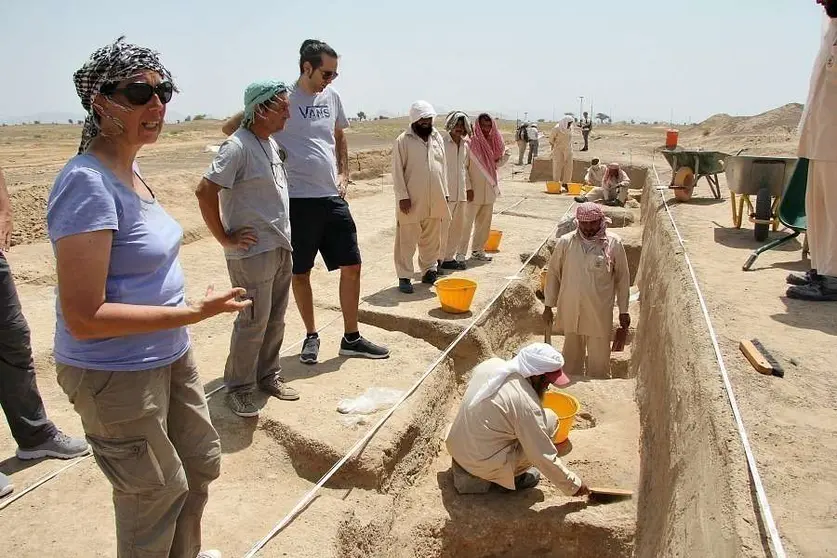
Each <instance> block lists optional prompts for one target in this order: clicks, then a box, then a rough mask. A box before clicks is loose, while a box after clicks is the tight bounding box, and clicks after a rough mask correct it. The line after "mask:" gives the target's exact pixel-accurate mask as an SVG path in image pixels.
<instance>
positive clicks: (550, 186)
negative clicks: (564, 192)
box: [546, 180, 561, 194]
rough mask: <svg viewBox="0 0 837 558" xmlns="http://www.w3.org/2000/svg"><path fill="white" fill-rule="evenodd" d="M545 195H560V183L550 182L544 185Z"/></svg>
mask: <svg viewBox="0 0 837 558" xmlns="http://www.w3.org/2000/svg"><path fill="white" fill-rule="evenodd" d="M546 193H547V194H560V193H561V183H560V182H553V181H552V180H550V181H549V182H547V183H546Z"/></svg>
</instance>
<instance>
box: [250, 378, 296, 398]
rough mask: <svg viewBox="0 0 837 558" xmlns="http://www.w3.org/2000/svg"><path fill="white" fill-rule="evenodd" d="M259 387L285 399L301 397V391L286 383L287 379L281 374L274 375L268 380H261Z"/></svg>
mask: <svg viewBox="0 0 837 558" xmlns="http://www.w3.org/2000/svg"><path fill="white" fill-rule="evenodd" d="M259 389H260V390H262V391H263V392H265V393H269V394H270V395H272V396H273V397H275V398H277V399H281V400H283V401H296V400H297V399H299V392H298V391H297V390H295V389H294V388H292V387H291V386H289V385H288V384H286V383H285V379H284V378H283V377H281V376H276V375H273V376H271V377H270V378H267V379H266V380H262V381H261V382H259Z"/></svg>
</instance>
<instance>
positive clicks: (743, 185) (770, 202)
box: [726, 155, 797, 242]
mask: <svg viewBox="0 0 837 558" xmlns="http://www.w3.org/2000/svg"><path fill="white" fill-rule="evenodd" d="M796 163H797V159H796V158H795V157H770V156H756V155H736V156H732V157H729V158H728V159H727V160H726V175H727V186H728V187H729V191H730V202H731V204H732V222H733V225H734V226H735V228H737V229H738V228H741V223H742V221H743V218H744V205H745V204H746V206H747V210H748V214H749V220H750V222H751V223H753V224H754V230H755V232H754V234H755V238H756V240H757V241H759V242H762V241H764V240H765V239H767V235H768V232H769V230H770V228H771V227H772V228H773V230H774V231H776V229H777V228H778V226H779V219H778V217H777V215H776V213H777V208H778V207H779V205H780V204H781V203H782V193H783V192H784V188H785V185H786V184H787V183H788V182H789V181H790V179H791V177H792V176H793V172H794V170H795V169H796ZM736 194H737V195H738V196H740V197H739V198H737V199H736ZM750 196H756V203H755V206H753V203H752V201H751V200H750Z"/></svg>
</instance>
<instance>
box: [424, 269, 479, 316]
mask: <svg viewBox="0 0 837 558" xmlns="http://www.w3.org/2000/svg"><path fill="white" fill-rule="evenodd" d="M434 286H435V287H436V296H438V297H439V303H440V304H441V305H442V310H444V311H445V312H448V313H450V314H464V313H465V312H467V311H468V310H470V309H471V302H473V300H474V293H476V292H477V282H476V281H472V280H471V279H465V278H463V277H448V278H447V279H439V280H438V281H436V283H435V284H434Z"/></svg>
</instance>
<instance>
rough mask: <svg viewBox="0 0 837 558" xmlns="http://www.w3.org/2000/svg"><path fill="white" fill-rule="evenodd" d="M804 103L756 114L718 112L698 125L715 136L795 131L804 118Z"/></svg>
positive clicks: (791, 104)
mask: <svg viewBox="0 0 837 558" xmlns="http://www.w3.org/2000/svg"><path fill="white" fill-rule="evenodd" d="M803 108H804V107H803V105H801V104H799V103H790V104H787V105H784V106H782V107H779V108H775V109H773V110H769V111H767V112H763V113H761V114H757V115H755V116H730V115H728V114H716V115H714V116H710V117H709V118H707V119H706V120H704V121H703V122H701V123H700V124H699V125H698V126H699V127H700V128H701V129H702V130H704V133H706V132H709V134H708V135H713V136H728V135H773V134H783V133H789V132H793V131H794V130H795V129H796V127H797V126H798V125H799V120H800V119H801V118H802V110H803Z"/></svg>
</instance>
